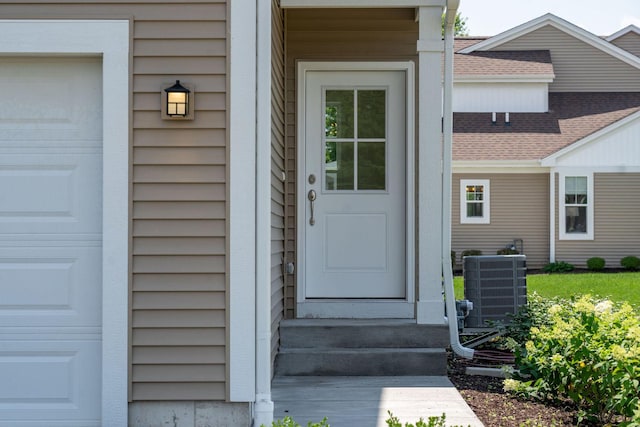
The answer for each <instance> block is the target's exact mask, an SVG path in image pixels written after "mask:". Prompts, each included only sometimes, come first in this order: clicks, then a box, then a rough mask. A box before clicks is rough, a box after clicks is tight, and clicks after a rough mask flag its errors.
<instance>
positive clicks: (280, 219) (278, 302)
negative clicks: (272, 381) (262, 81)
mask: <svg viewBox="0 0 640 427" xmlns="http://www.w3.org/2000/svg"><path fill="white" fill-rule="evenodd" d="M271 25H272V34H273V36H272V37H273V38H272V47H271V64H272V66H271V91H272V105H271V121H272V123H271V162H272V163H271V165H272V166H271V168H272V170H271V174H272V175H271V182H272V186H271V200H272V204H271V207H272V210H271V212H272V215H271V241H272V245H271V247H272V253H271V280H272V282H271V301H272V304H271V319H272V321H271V333H272V335H271V337H272V338H271V355H272V360H275V357H276V355H277V353H278V345H279V342H280V334H279V325H280V320H282V317H283V315H284V277H283V272H282V262H283V259H284V256H285V254H284V232H285V191H284V190H285V180H283V179H282V173H283V172H284V170H285V169H286V166H285V147H284V146H285V125H284V117H285V113H284V110H285V91H284V84H285V83H284V80H285V78H284V14H283V12H282V10H280V7H279V5H278V1H277V0H273V1H272V21H271Z"/></svg>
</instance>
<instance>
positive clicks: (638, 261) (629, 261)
mask: <svg viewBox="0 0 640 427" xmlns="http://www.w3.org/2000/svg"><path fill="white" fill-rule="evenodd" d="M620 265H621V266H622V267H624V269H625V270H637V269H638V268H640V258H638V257H637V256H626V257H624V258H622V259H621V260H620Z"/></svg>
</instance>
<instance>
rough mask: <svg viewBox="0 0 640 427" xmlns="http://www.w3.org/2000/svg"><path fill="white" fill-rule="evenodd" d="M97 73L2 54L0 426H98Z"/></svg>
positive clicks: (82, 62) (63, 62)
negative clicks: (7, 56)
mask: <svg viewBox="0 0 640 427" xmlns="http://www.w3.org/2000/svg"><path fill="white" fill-rule="evenodd" d="M101 74H102V71H101V63H100V60H99V58H43V57H40V58H38V57H33V58H24V57H16V58H6V57H0V96H1V97H2V101H1V102H0V426H26V425H29V426H32V425H38V426H94V425H99V420H100V407H101V396H100V393H101V392H100V390H101V375H102V374H101V351H102V350H101V326H102V325H101V319H102V313H101V309H102V300H101V295H102V286H101V277H102V249H101V248H102V225H101V224H102V141H101V136H102V107H101V106H102V101H101V98H102V93H101V92H102V91H101V87H102V83H101Z"/></svg>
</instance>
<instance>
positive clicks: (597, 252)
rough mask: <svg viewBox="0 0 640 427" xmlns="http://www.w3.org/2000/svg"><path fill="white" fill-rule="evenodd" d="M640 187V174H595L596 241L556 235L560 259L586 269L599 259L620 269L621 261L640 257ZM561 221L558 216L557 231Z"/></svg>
mask: <svg viewBox="0 0 640 427" xmlns="http://www.w3.org/2000/svg"><path fill="white" fill-rule="evenodd" d="M638 188H640V173H626V174H623V173H615V174H614V173H596V174H594V203H595V205H594V240H589V241H570V240H557V239H558V237H557V236H558V234H557V232H556V260H557V261H566V262H569V263H571V264H574V265H575V266H576V267H582V268H584V267H586V262H587V259H589V258H591V257H595V256H597V257H602V258H604V259H605V260H606V267H610V268H620V259H621V258H623V257H625V256H628V255H635V256H638V257H640V215H639V214H638V212H640V199H638V197H636V193H637V190H638ZM556 206H557V201H556ZM556 211H557V210H556ZM557 221H558V216H557V215H556V230H558V228H557V227H558V226H557Z"/></svg>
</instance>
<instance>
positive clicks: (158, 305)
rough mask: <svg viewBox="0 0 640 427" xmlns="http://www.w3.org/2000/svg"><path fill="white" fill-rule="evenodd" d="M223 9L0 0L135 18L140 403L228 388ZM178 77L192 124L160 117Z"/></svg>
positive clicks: (16, 11) (14, 12)
mask: <svg viewBox="0 0 640 427" xmlns="http://www.w3.org/2000/svg"><path fill="white" fill-rule="evenodd" d="M187 6H188V7H187ZM226 13H227V12H226V4H225V0H220V1H205V0H200V1H195V2H191V3H189V4H188V5H187V4H183V3H180V2H170V1H148V0H144V1H143V0H140V1H135V0H132V1H127V2H122V1H111V0H102V1H98V0H93V1H91V0H82V1H78V0H70V1H65V2H54V1H50V0H42V1H30V2H8V1H0V18H2V19H6V18H33V19H40V18H71V19H81V18H86V19H96V18H99V19H109V18H118V19H122V18H131V20H132V26H131V31H132V53H133V56H132V76H131V84H132V103H133V104H132V106H133V116H132V123H133V129H132V135H133V139H132V147H131V154H132V163H131V176H132V187H131V191H132V193H131V197H132V223H131V230H132V236H131V237H132V241H131V243H132V258H131V271H132V277H131V279H132V293H131V307H132V312H131V342H132V347H131V355H130V362H131V366H130V369H131V376H130V378H131V381H132V383H131V394H130V398H131V399H132V400H167V399H170V400H224V399H225V396H226V392H225V388H226V379H225V378H226V373H225V372H226V362H227V360H226V353H227V350H226V338H225V335H226V306H227V301H226V299H227V297H226V286H227V278H226V271H227V269H226V263H227V259H226V256H225V253H226V246H227V231H226V230H227V225H226V217H227V214H226V212H227V206H226V193H227V168H226V158H227V149H226V145H227V136H226V113H225V110H226V105H227V101H226V76H225V74H226V67H227V60H226V55H227V47H226V31H227V26H226V22H225V21H226ZM176 79H180V80H182V81H183V82H185V83H190V84H192V85H194V86H195V92H196V101H197V102H196V106H195V120H194V121H182V122H181V121H171V122H168V121H162V120H161V119H160V92H161V90H162V89H163V88H164V87H166V84H167V83H172V82H174V81H175V80H176ZM107 214H108V213H107ZM122 303H123V304H125V303H126V302H125V301H123V302H122Z"/></svg>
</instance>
